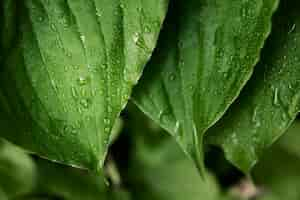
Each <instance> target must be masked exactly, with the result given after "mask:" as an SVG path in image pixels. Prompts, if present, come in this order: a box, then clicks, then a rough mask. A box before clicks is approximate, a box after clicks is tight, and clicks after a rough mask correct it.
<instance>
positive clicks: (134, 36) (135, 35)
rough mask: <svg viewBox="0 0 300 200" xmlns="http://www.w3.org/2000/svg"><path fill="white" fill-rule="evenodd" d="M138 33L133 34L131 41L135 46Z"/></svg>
mask: <svg viewBox="0 0 300 200" xmlns="http://www.w3.org/2000/svg"><path fill="white" fill-rule="evenodd" d="M139 37H140V36H139V33H135V34H133V37H132V39H133V42H134V43H135V44H137V42H138V41H139Z"/></svg>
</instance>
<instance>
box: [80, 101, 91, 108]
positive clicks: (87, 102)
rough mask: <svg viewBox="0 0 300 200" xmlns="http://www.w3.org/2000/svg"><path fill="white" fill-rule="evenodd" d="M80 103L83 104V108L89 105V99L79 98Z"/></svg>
mask: <svg viewBox="0 0 300 200" xmlns="http://www.w3.org/2000/svg"><path fill="white" fill-rule="evenodd" d="M80 105H81V106H83V107H84V108H88V107H89V100H88V99H82V100H80Z"/></svg>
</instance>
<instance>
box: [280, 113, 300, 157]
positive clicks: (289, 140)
mask: <svg viewBox="0 0 300 200" xmlns="http://www.w3.org/2000/svg"><path fill="white" fill-rule="evenodd" d="M299 132H300V120H299V119H297V120H295V121H294V122H293V124H292V125H291V127H289V129H288V130H287V131H286V133H285V134H284V137H282V138H280V140H279V141H278V143H279V145H280V146H281V147H282V148H284V149H285V150H286V151H287V152H289V153H290V154H294V155H295V156H298V157H299V159H300V135H299Z"/></svg>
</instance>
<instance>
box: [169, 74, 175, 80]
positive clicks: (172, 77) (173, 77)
mask: <svg viewBox="0 0 300 200" xmlns="http://www.w3.org/2000/svg"><path fill="white" fill-rule="evenodd" d="M169 78H170V80H171V81H174V80H175V78H176V76H175V74H173V73H172V74H170V77H169Z"/></svg>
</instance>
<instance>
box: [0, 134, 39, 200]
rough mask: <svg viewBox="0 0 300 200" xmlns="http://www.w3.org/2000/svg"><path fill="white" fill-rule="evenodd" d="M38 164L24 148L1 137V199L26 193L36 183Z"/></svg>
mask: <svg viewBox="0 0 300 200" xmlns="http://www.w3.org/2000/svg"><path fill="white" fill-rule="evenodd" d="M36 178H37V174H36V166H35V163H34V162H33V160H32V159H31V157H30V156H29V155H27V154H25V153H24V152H23V150H21V149H19V148H17V147H15V146H13V145H11V144H9V143H7V142H5V141H3V140H1V139H0V199H1V200H2V199H4V197H3V195H4V196H7V198H8V199H11V198H14V197H16V196H20V195H24V194H27V193H29V192H31V191H32V190H33V188H34V187H35V184H36Z"/></svg>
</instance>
